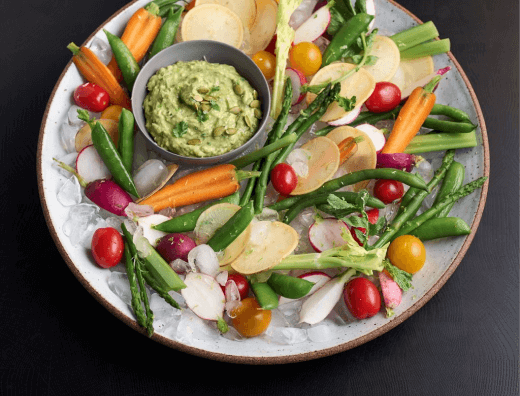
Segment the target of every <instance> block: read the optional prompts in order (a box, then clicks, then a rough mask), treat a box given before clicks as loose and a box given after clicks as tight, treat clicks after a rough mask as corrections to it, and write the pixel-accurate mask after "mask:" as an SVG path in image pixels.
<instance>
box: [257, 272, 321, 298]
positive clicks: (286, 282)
mask: <svg viewBox="0 0 520 396" xmlns="http://www.w3.org/2000/svg"><path fill="white" fill-rule="evenodd" d="M267 284H268V285H269V286H271V289H273V291H274V292H275V293H276V294H278V295H280V296H282V297H285V298H292V299H297V298H302V297H304V296H306V295H307V294H309V292H310V291H311V289H312V287H313V286H314V283H313V282H309V281H308V280H305V279H301V278H297V277H294V276H289V275H283V274H279V273H277V272H273V273H272V274H271V276H270V277H269V279H268V280H267Z"/></svg>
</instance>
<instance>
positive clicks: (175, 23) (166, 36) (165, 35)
mask: <svg viewBox="0 0 520 396" xmlns="http://www.w3.org/2000/svg"><path fill="white" fill-rule="evenodd" d="M170 7H171V6H170ZM183 11H184V7H180V8H179V9H177V11H175V8H173V7H172V8H170V9H169V11H168V16H167V17H166V20H165V21H164V23H163V25H162V27H161V30H159V33H158V34H157V37H156V38H155V41H154V43H153V44H152V49H151V50H150V58H151V57H152V56H154V55H156V54H158V53H159V52H161V51H162V50H163V49H166V48H168V47H170V46H171V45H172V44H173V42H174V41H175V36H176V35H177V29H178V28H179V23H180V20H181V15H182V13H183Z"/></svg>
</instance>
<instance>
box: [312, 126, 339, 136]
mask: <svg viewBox="0 0 520 396" xmlns="http://www.w3.org/2000/svg"><path fill="white" fill-rule="evenodd" d="M335 128H337V126H335V125H327V126H326V127H323V128H321V129H319V130H317V131H316V132H314V134H315V135H316V136H326V135H327V134H328V133H329V132H330V131H332V130H333V129H335Z"/></svg>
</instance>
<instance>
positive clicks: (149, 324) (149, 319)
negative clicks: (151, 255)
mask: <svg viewBox="0 0 520 396" xmlns="http://www.w3.org/2000/svg"><path fill="white" fill-rule="evenodd" d="M134 257H135V273H136V275H137V282H138V283H139V290H140V293H141V300H142V301H143V303H144V309H145V311H146V331H147V332H148V337H151V336H152V334H153V312H152V309H151V308H150V302H149V301H148V295H147V294H146V285H145V283H144V277H143V272H142V271H143V270H142V263H141V260H139V258H138V256H137V254H136V255H135V256H134Z"/></svg>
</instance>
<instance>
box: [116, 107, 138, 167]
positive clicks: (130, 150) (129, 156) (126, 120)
mask: <svg viewBox="0 0 520 396" xmlns="http://www.w3.org/2000/svg"><path fill="white" fill-rule="evenodd" d="M134 124H135V119H134V115H133V114H132V112H131V111H130V110H127V109H125V108H123V110H121V115H120V116H119V122H118V130H119V140H118V147H117V151H118V152H119V155H120V156H121V161H123V165H124V166H125V168H126V170H127V171H128V173H129V174H132V166H133V163H134Z"/></svg>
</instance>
